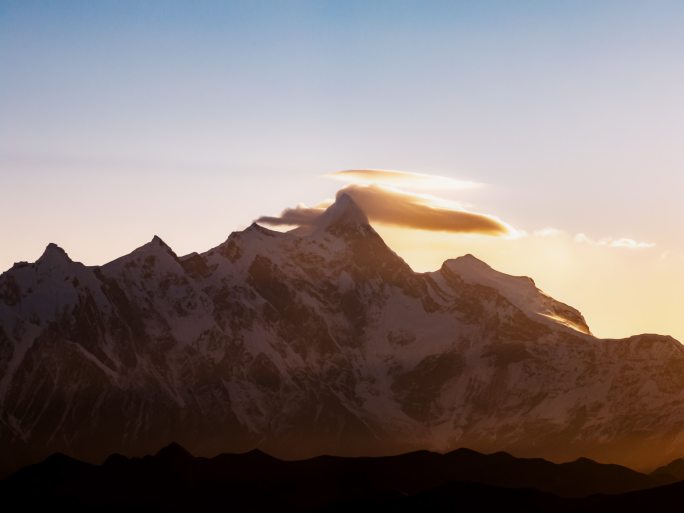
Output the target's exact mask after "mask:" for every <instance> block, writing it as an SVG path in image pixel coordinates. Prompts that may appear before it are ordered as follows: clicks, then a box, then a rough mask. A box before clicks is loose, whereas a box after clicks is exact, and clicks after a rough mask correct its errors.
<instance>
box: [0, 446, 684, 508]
mask: <svg viewBox="0 0 684 513" xmlns="http://www.w3.org/2000/svg"><path fill="white" fill-rule="evenodd" d="M671 479H672V476H670V475H669V474H658V473H654V474H652V475H647V474H641V473H639V472H636V471H633V470H631V469H628V468H626V467H621V466H619V465H604V464H600V463H597V462H595V461H592V460H589V459H586V458H581V459H579V460H576V461H573V462H569V463H562V464H555V463H551V462H549V461H546V460H543V459H537V458H535V459H521V458H515V457H513V456H511V455H509V454H506V453H502V452H499V453H495V454H489V455H486V454H480V453H478V452H475V451H472V450H468V449H459V450H456V451H453V452H450V453H448V454H437V453H432V452H428V451H417V452H412V453H407V454H402V455H398V456H387V457H377V458H372V457H359V458H345V457H332V456H320V457H316V458H311V459H307V460H299V461H284V460H279V459H277V458H274V457H272V456H269V455H268V454H266V453H263V452H261V451H259V450H252V451H249V452H247V453H242V454H221V455H218V456H216V457H214V458H199V457H194V456H192V455H191V454H190V453H189V452H188V451H187V450H185V449H184V448H183V447H182V446H180V445H179V444H177V443H172V444H170V445H168V446H166V447H164V448H162V449H161V450H159V451H158V452H157V453H156V454H155V455H152V456H145V457H143V458H127V457H125V456H122V455H120V454H113V455H111V456H109V457H108V458H107V459H106V460H105V462H104V463H103V464H102V465H91V464H87V463H83V462H80V461H78V460H75V459H73V458H70V457H69V456H65V455H63V454H55V455H53V456H50V457H49V458H47V459H46V460H44V461H43V462H41V463H39V464H36V465H31V466H29V467H25V468H23V469H21V470H19V471H18V472H16V473H14V474H13V475H11V476H9V477H8V478H6V479H5V480H3V481H0V497H1V502H0V506H3V508H9V509H8V510H11V509H12V508H22V509H25V510H34V509H39V508H47V507H49V508H51V509H54V508H58V509H61V508H69V510H71V511H124V510H126V511H131V510H132V511H141V510H145V511H159V512H176V511H198V512H205V511H206V512H213V511H226V510H229V511H257V512H258V511H273V510H276V509H277V510H280V511H283V510H284V511H349V510H351V509H368V508H370V507H377V508H378V509H382V510H383V511H438V510H439V511H443V510H444V509H445V508H446V509H449V508H451V509H454V510H456V511H482V510H491V509H492V508H498V507H501V508H505V509H506V511H528V512H529V511H539V512H545V511H554V512H559V511H560V512H563V511H568V512H569V511H599V510H600V511H618V510H619V511H621V512H624V511H646V510H648V508H646V509H642V510H639V509H634V507H635V505H637V504H639V505H641V506H642V507H646V506H645V505H646V504H651V506H653V507H656V506H657V508H656V509H657V510H658V511H674V509H668V508H669V505H670V504H671V503H672V502H671V501H675V502H674V503H672V504H676V503H678V502H679V501H682V500H684V483H677V484H674V485H670V486H659V485H663V484H664V483H667V482H668V481H671ZM630 491H631V493H626V492H630ZM597 494H603V495H597ZM609 494H613V495H609ZM615 494H622V495H615ZM617 505H620V506H619V508H618V506H617ZM592 508H600V509H592ZM616 508H617V509H616ZM630 508H631V509H630Z"/></svg>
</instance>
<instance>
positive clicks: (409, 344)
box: [0, 195, 684, 471]
mask: <svg viewBox="0 0 684 513" xmlns="http://www.w3.org/2000/svg"><path fill="white" fill-rule="evenodd" d="M587 286H590V285H589V284H587ZM682 427H684V348H683V347H682V346H681V345H680V344H679V343H678V342H677V341H676V340H674V339H672V338H670V337H665V336H658V335H640V336H635V337H631V338H629V339H624V340H600V339H597V338H595V337H593V336H592V335H591V333H590V331H589V328H588V327H587V324H586V322H585V321H584V318H583V317H582V315H581V314H580V313H579V312H578V311H577V310H575V309H574V308H572V307H570V306H567V305H565V304H562V303H560V302H558V301H555V300H554V299H552V298H550V297H548V296H546V295H544V294H543V293H542V292H541V291H540V290H539V289H537V287H536V286H535V284H534V282H533V281H532V280H531V279H529V278H524V277H513V276H508V275H505V274H502V273H499V272H497V271H495V270H493V269H491V268H490V267H489V266H487V264H485V263H484V262H481V261H479V260H477V259H476V258H475V257H473V256H470V255H467V256H464V257H461V258H457V259H454V260H449V261H447V262H445V263H444V265H443V266H442V268H441V269H440V270H439V271H436V272H432V273H424V274H421V273H415V272H413V271H412V270H411V269H410V267H409V266H408V265H407V264H406V263H405V262H404V261H403V260H402V259H401V258H400V257H398V256H397V255H396V254H395V253H394V252H392V251H391V250H390V249H389V248H388V247H387V246H386V245H385V244H384V242H383V241H382V239H381V238H380V237H379V236H378V234H377V233H376V232H375V231H374V230H373V228H372V227H371V226H370V225H369V224H368V221H367V219H366V217H365V215H364V214H363V212H362V211H361V210H360V209H359V208H358V207H357V206H356V205H355V204H354V202H353V201H352V200H351V199H350V198H349V197H348V196H346V195H342V196H341V197H340V198H339V199H338V200H337V202H336V203H335V204H333V205H332V206H331V207H330V208H329V209H328V210H327V211H326V212H325V213H324V214H323V215H321V216H320V217H319V218H318V220H317V222H316V224H315V225H313V226H311V227H307V228H306V229H305V228H299V229H297V230H294V231H291V232H287V233H281V232H275V231H271V230H268V229H265V228H263V227H261V226H259V225H256V224H253V225H252V226H250V227H249V228H247V229H246V230H244V231H242V232H237V233H233V234H231V235H230V237H228V239H227V240H226V241H225V242H224V243H222V244H220V245H219V246H217V247H216V248H214V249H212V250H210V251H208V252H206V253H202V254H196V253H194V254H191V255H187V256H184V257H178V256H177V255H176V254H175V253H174V252H173V250H172V249H171V248H169V247H168V246H167V245H166V244H165V243H164V242H163V241H162V240H161V239H159V238H158V237H155V238H154V239H153V240H152V241H151V242H149V243H148V244H146V245H144V246H142V247H141V248H138V249H136V250H135V251H133V252H132V253H130V254H128V255H126V256H123V257H121V258H119V259H117V260H115V261H113V262H110V263H108V264H106V265H103V266H99V267H87V266H84V265H82V264H80V263H77V262H73V261H72V260H70V259H69V257H68V256H67V254H66V253H65V252H64V251H63V250H62V249H60V248H59V247H57V246H55V245H54V244H50V245H49V246H48V247H47V248H46V250H45V253H44V254H43V255H42V256H41V257H40V258H39V259H38V261H36V262H35V263H32V264H29V263H18V264H15V265H14V266H13V267H12V268H11V269H10V270H9V271H7V272H5V273H4V274H2V275H1V276H0V454H2V455H3V458H1V459H2V465H3V469H4V470H5V471H7V470H11V469H14V468H17V467H18V466H19V465H22V464H25V463H28V462H33V461H36V460H38V459H40V458H42V457H45V456H46V455H48V454H50V453H53V452H56V451H61V452H65V453H68V454H71V455H74V456H76V457H80V458H85V459H90V460H98V459H100V458H102V457H104V456H105V455H107V454H110V453H112V452H122V453H126V454H143V453H149V452H153V451H155V450H156V449H157V448H158V447H160V446H162V445H165V444H166V443H168V442H170V441H174V440H175V441H178V442H180V443H181V444H183V445H184V446H186V447H188V448H189V449H190V450H192V451H193V452H194V453H196V454H215V453H218V452H221V451H223V452H225V451H243V450H248V449H251V448H254V447H259V448H261V449H263V450H265V451H267V452H270V453H272V454H274V455H277V456H281V457H304V456H311V455H315V454H320V453H334V454H342V455H357V454H367V455H378V454H387V453H397V452H402V451H408V450H413V449H432V450H438V451H446V450H449V449H454V448H458V447H471V448H473V449H476V450H480V451H494V450H507V451H510V452H512V453H514V454H516V455H521V456H525V455H527V456H529V455H532V456H544V457H547V458H551V459H556V460H566V459H574V458H576V457H578V456H580V455H582V456H590V457H594V458H597V459H599V460H603V461H610V462H619V463H623V464H627V465H633V466H637V467H642V468H643V467H647V466H649V465H653V466H655V465H656V464H659V463H664V462H667V461H669V460H672V459H674V458H675V457H678V456H681V455H684V437H683V436H681V435H680V433H681V432H682Z"/></svg>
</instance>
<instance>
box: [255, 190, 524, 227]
mask: <svg viewBox="0 0 684 513" xmlns="http://www.w3.org/2000/svg"><path fill="white" fill-rule="evenodd" d="M342 195H347V196H349V197H350V198H352V199H353V200H354V202H355V203H356V204H357V205H358V206H359V207H360V208H361V210H363V212H364V213H365V214H366V215H367V216H368V218H369V219H370V220H371V221H375V222H378V223H383V224H388V225H393V226H400V227H404V228H413V229H417V230H431V231H441V232H451V233H470V234H481V235H492V236H504V235H511V234H513V233H514V230H513V229H512V228H511V227H510V226H508V225H507V224H505V223H504V222H503V221H501V220H499V219H497V218H496V217H494V216H490V215H486V214H480V213H477V212H470V211H467V210H465V209H461V208H457V207H456V206H449V205H447V204H444V203H439V201H438V200H437V198H433V197H431V196H427V195H420V194H414V193H409V192H405V191H400V190H397V189H392V188H389V187H383V186H380V185H366V186H363V185H348V186H346V187H344V188H343V189H341V190H340V191H338V193H337V198H340V197H341V196H342ZM323 211H324V208H323V207H322V206H317V207H305V206H299V207H296V208H290V209H286V210H285V211H283V213H282V214H281V215H280V216H278V217H261V218H259V219H258V220H257V222H261V223H265V224H271V225H299V226H308V225H311V224H313V223H314V222H315V220H316V219H317V218H318V217H319V216H320V215H321V214H322V213H323Z"/></svg>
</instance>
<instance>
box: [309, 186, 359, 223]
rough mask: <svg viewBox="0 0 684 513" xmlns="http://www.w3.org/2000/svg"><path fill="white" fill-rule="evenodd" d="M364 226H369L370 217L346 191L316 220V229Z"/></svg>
mask: <svg viewBox="0 0 684 513" xmlns="http://www.w3.org/2000/svg"><path fill="white" fill-rule="evenodd" d="M364 226H369V223H368V217H367V216H366V214H365V213H364V212H363V210H361V208H360V207H359V206H358V205H357V204H356V202H355V201H354V200H353V199H352V198H351V196H349V195H348V194H346V193H341V194H339V195H338V196H337V199H336V200H335V203H333V204H332V205H330V206H329V207H328V208H327V210H326V211H325V212H323V213H322V214H321V216H320V217H319V218H318V219H316V222H315V230H316V231H321V230H326V231H335V230H339V229H349V228H352V229H356V228H360V227H364Z"/></svg>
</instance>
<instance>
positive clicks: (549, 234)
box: [532, 226, 563, 237]
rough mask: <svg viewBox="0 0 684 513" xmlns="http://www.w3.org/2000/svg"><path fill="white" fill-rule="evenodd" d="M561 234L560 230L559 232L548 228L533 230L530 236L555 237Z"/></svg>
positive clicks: (556, 229)
mask: <svg viewBox="0 0 684 513" xmlns="http://www.w3.org/2000/svg"><path fill="white" fill-rule="evenodd" d="M562 233H563V231H562V230H559V229H558V228H551V227H550V226H549V227H546V228H542V229H541V230H535V231H534V232H532V235H534V236H535V237H555V236H557V235H560V234H562Z"/></svg>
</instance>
